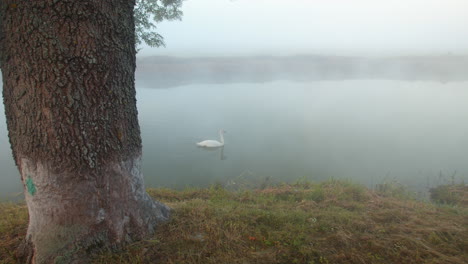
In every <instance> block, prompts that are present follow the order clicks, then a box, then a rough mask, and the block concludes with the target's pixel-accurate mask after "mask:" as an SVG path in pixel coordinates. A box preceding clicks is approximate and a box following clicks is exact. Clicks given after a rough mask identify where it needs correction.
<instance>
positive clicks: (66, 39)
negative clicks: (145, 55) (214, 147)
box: [0, 0, 169, 263]
mask: <svg viewBox="0 0 468 264" xmlns="http://www.w3.org/2000/svg"><path fill="white" fill-rule="evenodd" d="M134 4H135V1H134V0H133V1H132V0H80V1H76V0H34V1H31V0H23V1H18V0H16V1H14V0H3V1H1V3H0V8H1V10H0V12H1V13H0V18H1V22H0V23H1V24H0V34H1V35H0V53H1V63H2V74H3V98H4V104H5V114H6V117H7V126H8V132H9V138H10V143H11V146H12V150H13V156H14V159H15V162H16V165H17V166H18V169H19V171H20V174H21V180H22V182H23V186H24V193H25V198H26V203H27V205H28V210H29V226H28V232H27V237H26V240H25V242H24V243H23V245H22V247H21V249H20V255H21V256H22V257H24V261H23V262H24V263H53V262H58V263H87V261H88V260H86V256H87V255H88V254H89V253H90V252H93V249H96V248H101V247H106V246H109V247H114V246H117V245H120V244H121V243H124V242H127V241H132V240H135V239H141V238H143V237H145V236H147V235H149V234H151V233H152V232H153V231H154V228H155V227H156V225H157V224H158V223H159V222H160V221H164V220H166V219H167V218H168V216H169V208H168V207H166V206H165V205H163V204H161V203H158V202H154V201H153V200H152V199H151V198H150V197H149V196H148V195H147V193H146V192H145V188H144V183H143V177H142V173H141V170H140V164H141V138H140V129H139V125H138V119H137V109H136V99H135V84H134V72H135V27H134V20H133V7H134Z"/></svg>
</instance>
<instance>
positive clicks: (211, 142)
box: [197, 129, 226, 148]
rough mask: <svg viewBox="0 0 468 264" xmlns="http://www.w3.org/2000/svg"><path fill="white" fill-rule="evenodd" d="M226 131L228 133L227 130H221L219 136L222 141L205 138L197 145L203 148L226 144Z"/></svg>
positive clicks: (218, 146)
mask: <svg viewBox="0 0 468 264" xmlns="http://www.w3.org/2000/svg"><path fill="white" fill-rule="evenodd" d="M224 133H226V131H224V130H222V129H221V130H219V138H220V141H221V142H220V141H217V140H203V141H201V142H198V143H197V146H199V147H202V148H220V147H222V146H224V136H223V135H224Z"/></svg>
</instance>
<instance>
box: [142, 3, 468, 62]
mask: <svg viewBox="0 0 468 264" xmlns="http://www.w3.org/2000/svg"><path fill="white" fill-rule="evenodd" d="M467 10H468V1H467V0H391V1H390V0H288V1H285V0H186V1H185V2H184V5H183V12H184V16H183V19H182V21H170V22H163V23H160V24H159V25H158V30H157V31H158V32H159V33H160V34H162V35H163V36H164V37H165V40H166V44H167V47H166V48H159V49H156V48H149V47H145V48H144V49H143V50H142V51H141V52H140V53H139V56H146V55H172V56H206V55H216V56H218V55H294V54H303V53H321V54H338V55H354V54H358V55H406V54H421V55H425V54H447V53H454V54H468V15H466V14H467Z"/></svg>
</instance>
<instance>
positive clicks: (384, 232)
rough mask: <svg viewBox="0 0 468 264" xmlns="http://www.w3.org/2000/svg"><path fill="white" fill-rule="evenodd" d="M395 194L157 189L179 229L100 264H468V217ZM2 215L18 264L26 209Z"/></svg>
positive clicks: (336, 189) (307, 186)
mask: <svg viewBox="0 0 468 264" xmlns="http://www.w3.org/2000/svg"><path fill="white" fill-rule="evenodd" d="M394 187H395V186H393V187H392V186H387V187H382V188H381V189H379V191H376V192H374V191H371V190H369V189H367V188H365V187H363V186H360V185H356V184H354V183H352V182H349V181H337V180H330V181H326V182H323V183H309V182H301V183H297V184H282V185H278V186H275V187H267V188H264V189H258V190H244V191H235V192H234V191H228V190H226V189H224V188H222V187H221V186H219V185H214V186H212V187H211V188H206V189H187V190H183V191H176V190H170V189H150V190H148V192H149V193H150V195H152V196H153V197H154V198H155V199H157V200H160V201H162V202H164V203H166V204H168V205H169V206H171V207H172V208H173V209H174V213H173V216H172V219H171V220H170V221H169V222H167V223H165V224H163V225H162V226H160V228H159V229H158V231H157V233H156V234H155V235H154V236H153V237H152V238H150V239H148V240H145V241H140V242H136V243H133V244H130V245H128V246H126V247H125V248H124V249H122V250H121V251H119V252H111V251H105V252H103V253H102V254H101V255H99V256H96V258H95V260H94V263H217V264H220V263H465V262H464V261H465V260H466V259H468V252H467V249H468V230H467V229H468V210H467V208H466V207H463V206H447V205H443V206H440V205H438V204H431V203H428V202H421V201H416V200H414V199H411V198H410V197H408V196H407V195H406V194H405V195H402V194H403V193H404V192H402V191H401V190H400V188H399V187H398V188H396V189H395V188H394ZM0 215H1V219H0V241H2V242H0V243H2V244H0V247H1V248H2V249H1V250H0V259H5V260H6V261H5V260H4V262H3V263H16V262H15V258H14V249H15V247H16V246H17V245H18V243H19V242H20V239H21V238H22V237H23V236H24V234H25V228H26V225H27V223H26V221H27V214H26V208H25V207H24V206H22V205H13V204H1V205H0ZM5 215H9V216H6V217H5ZM0 263H2V262H1V261H0Z"/></svg>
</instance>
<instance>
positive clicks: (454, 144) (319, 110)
mask: <svg viewBox="0 0 468 264" xmlns="http://www.w3.org/2000/svg"><path fill="white" fill-rule="evenodd" d="M137 93H138V94H137V98H138V108H139V119H140V126H141V128H142V137H143V151H144V160H143V171H144V174H145V177H146V183H147V185H148V186H152V187H155V186H167V187H174V188H181V187H184V186H205V185H208V184H212V183H221V184H226V185H229V186H233V185H234V184H237V185H240V184H243V183H245V182H248V181H254V182H257V183H261V182H263V181H264V180H265V179H267V178H268V179H269V181H272V182H274V181H294V180H297V179H301V178H307V179H310V180H323V179H327V178H329V177H335V178H348V179H353V180H355V181H358V182H361V183H365V184H368V185H373V184H376V183H381V182H382V181H385V180H393V179H396V180H399V181H401V182H402V183H404V184H407V185H409V186H412V187H414V188H419V189H422V188H427V187H428V186H431V185H434V184H437V183H438V182H440V181H443V180H444V179H443V178H450V176H452V175H455V178H456V179H458V180H462V179H465V180H466V179H468V163H467V162H466V160H467V156H468V122H467V120H468V104H467V102H468V83H466V82H465V83H446V84H443V83H436V82H402V81H382V80H380V81H367V80H360V81H324V82H311V83H292V82H275V83H264V84H213V85H205V84H204V85H188V86H181V87H176V88H171V89H151V87H139V88H138V90H137ZM2 111H3V109H2ZM219 129H225V130H226V131H227V134H226V135H225V140H226V146H225V147H224V149H223V153H221V150H214V151H207V150H204V149H200V148H197V147H196V145H195V143H196V142H197V141H201V140H204V139H218V137H219V136H218V130H219ZM221 154H223V155H221ZM221 156H222V157H221ZM0 167H1V168H2V170H1V172H0V173H1V174H0V175H1V176H0V177H1V178H0V182H1V184H0V196H5V195H6V194H7V193H8V194H10V195H11V193H15V192H20V191H21V187H20V181H19V176H18V173H17V172H16V168H15V167H14V165H13V161H12V158H11V152H10V148H9V145H8V140H7V137H6V128H5V117H4V116H3V112H2V113H1V116H0Z"/></svg>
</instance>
